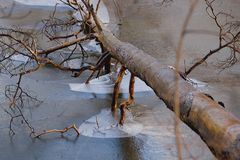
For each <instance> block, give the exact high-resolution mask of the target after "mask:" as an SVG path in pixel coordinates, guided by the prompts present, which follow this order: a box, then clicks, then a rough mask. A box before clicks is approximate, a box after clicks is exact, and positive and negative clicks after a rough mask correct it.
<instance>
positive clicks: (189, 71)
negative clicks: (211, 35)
mask: <svg viewBox="0 0 240 160" xmlns="http://www.w3.org/2000/svg"><path fill="white" fill-rule="evenodd" d="M239 35H240V32H238V33H237V34H236V35H235V36H234V37H233V39H232V40H231V41H230V42H228V43H226V44H224V45H221V46H220V47H218V48H216V49H214V50H210V52H209V53H208V54H207V55H205V56H204V57H203V58H202V59H200V60H199V61H197V62H196V63H195V64H194V65H192V66H191V67H190V68H189V69H188V70H187V71H186V72H185V74H186V75H188V74H190V73H191V72H192V71H193V70H194V69H195V68H196V67H197V66H199V65H200V64H202V63H203V62H205V61H206V60H207V59H208V58H209V57H210V56H211V55H213V54H214V53H217V52H218V51H220V50H222V49H223V48H226V47H228V46H229V45H231V44H232V43H234V42H235V40H236V39H237V38H238V37H239Z"/></svg>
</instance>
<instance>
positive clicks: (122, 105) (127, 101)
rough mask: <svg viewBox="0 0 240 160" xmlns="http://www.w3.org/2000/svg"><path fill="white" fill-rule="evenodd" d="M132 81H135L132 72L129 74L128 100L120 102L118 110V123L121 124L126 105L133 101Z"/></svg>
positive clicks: (124, 115)
mask: <svg viewBox="0 0 240 160" xmlns="http://www.w3.org/2000/svg"><path fill="white" fill-rule="evenodd" d="M134 83H135V76H134V74H131V78H130V81H129V96H128V100H126V101H124V102H122V103H121V104H120V111H121V117H120V120H119V124H120V125H123V123H124V121H125V119H126V107H127V106H129V105H131V104H132V103H133V102H134Z"/></svg>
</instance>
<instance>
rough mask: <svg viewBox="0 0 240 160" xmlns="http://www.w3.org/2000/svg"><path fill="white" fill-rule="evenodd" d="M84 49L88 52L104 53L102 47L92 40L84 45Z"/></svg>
mask: <svg viewBox="0 0 240 160" xmlns="http://www.w3.org/2000/svg"><path fill="white" fill-rule="evenodd" d="M83 49H84V50H85V51H88V52H98V53H101V51H102V49H101V47H100V45H97V42H96V41H95V40H90V41H89V42H88V43H86V44H84V45H83Z"/></svg>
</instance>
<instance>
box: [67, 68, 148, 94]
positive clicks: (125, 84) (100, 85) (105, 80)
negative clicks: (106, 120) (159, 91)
mask: <svg viewBox="0 0 240 160" xmlns="http://www.w3.org/2000/svg"><path fill="white" fill-rule="evenodd" d="M130 76H131V75H130V73H129V72H128V73H127V74H126V75H125V76H124V77H123V80H122V82H121V85H120V89H119V93H128V91H129V89H128V88H129V81H130ZM115 78H116V73H110V74H106V75H103V76H100V77H99V78H95V79H92V80H90V81H89V84H85V83H80V84H79V83H69V87H70V90H72V91H77V92H84V93H95V94H110V93H113V89H114V83H115ZM134 91H135V92H146V91H152V89H151V88H150V87H148V86H147V85H146V83H145V82H144V81H142V80H141V79H139V78H137V77H136V78H135V88H134Z"/></svg>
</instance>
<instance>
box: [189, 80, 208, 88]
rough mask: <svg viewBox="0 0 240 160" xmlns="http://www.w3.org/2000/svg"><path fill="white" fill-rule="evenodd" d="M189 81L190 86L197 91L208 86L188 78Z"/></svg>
mask: <svg viewBox="0 0 240 160" xmlns="http://www.w3.org/2000/svg"><path fill="white" fill-rule="evenodd" d="M189 80H190V81H191V82H192V85H193V86H194V87H195V88H197V89H200V90H201V89H202V88H205V87H207V86H208V84H207V83H205V82H202V81H199V80H196V79H193V78H189Z"/></svg>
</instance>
